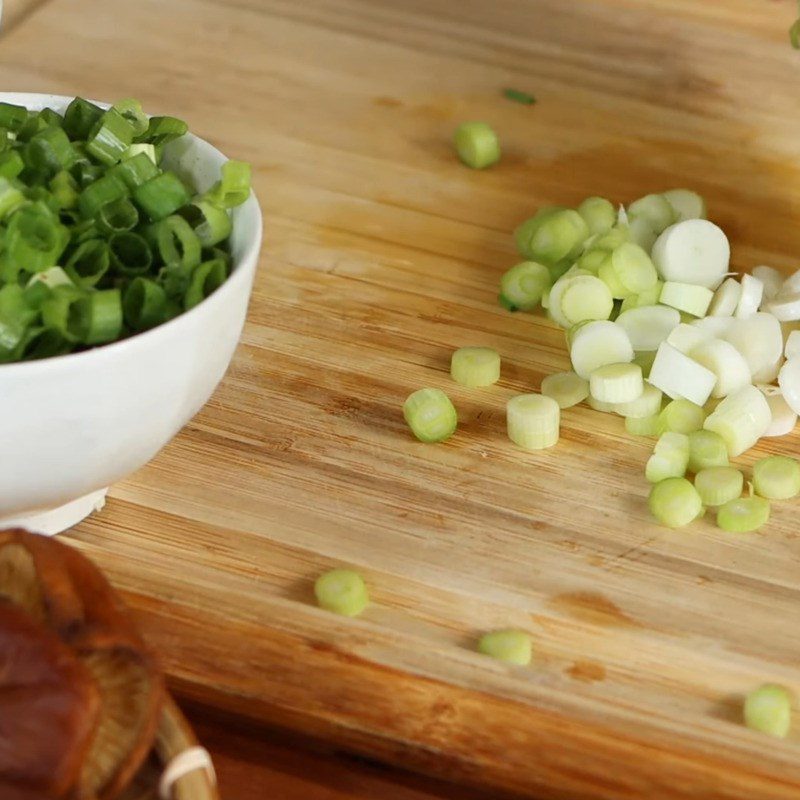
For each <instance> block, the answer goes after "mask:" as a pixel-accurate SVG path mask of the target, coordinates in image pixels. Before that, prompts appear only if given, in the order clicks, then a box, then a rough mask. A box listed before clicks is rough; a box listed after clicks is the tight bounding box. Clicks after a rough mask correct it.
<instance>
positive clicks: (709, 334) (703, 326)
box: [688, 317, 736, 339]
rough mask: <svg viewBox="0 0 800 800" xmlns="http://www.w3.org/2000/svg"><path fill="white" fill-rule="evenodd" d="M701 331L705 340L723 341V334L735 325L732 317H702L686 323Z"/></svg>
mask: <svg viewBox="0 0 800 800" xmlns="http://www.w3.org/2000/svg"><path fill="white" fill-rule="evenodd" d="M688 324H689V325H691V326H692V327H693V328H697V329H698V330H701V331H703V333H704V334H705V335H706V338H707V339H724V338H725V334H726V333H727V332H728V331H729V330H730V329H731V328H732V327H733V326H734V325H735V324H736V319H735V318H734V317H702V318H700V319H693V320H691V322H689V323H688Z"/></svg>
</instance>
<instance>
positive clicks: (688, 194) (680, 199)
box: [663, 189, 707, 222]
mask: <svg viewBox="0 0 800 800" xmlns="http://www.w3.org/2000/svg"><path fill="white" fill-rule="evenodd" d="M663 197H664V199H665V200H666V201H667V202H668V203H669V204H670V205H671V206H672V210H673V211H674V212H675V217H676V221H677V222H683V221H684V220H687V219H705V218H706V214H707V209H706V201H705V200H703V198H702V197H700V195H699V194H697V192H693V191H691V190H689V189H670V190H669V191H668V192H664V194H663Z"/></svg>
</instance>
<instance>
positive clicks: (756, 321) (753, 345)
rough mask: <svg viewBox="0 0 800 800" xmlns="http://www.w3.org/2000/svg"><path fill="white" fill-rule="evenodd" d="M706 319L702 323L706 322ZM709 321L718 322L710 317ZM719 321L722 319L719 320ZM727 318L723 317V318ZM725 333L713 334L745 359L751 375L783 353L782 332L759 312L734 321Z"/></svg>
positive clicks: (776, 322) (776, 321)
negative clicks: (731, 346) (728, 343)
mask: <svg viewBox="0 0 800 800" xmlns="http://www.w3.org/2000/svg"><path fill="white" fill-rule="evenodd" d="M708 319H712V318H707V319H706V320H704V322H707V321H708ZM713 319H718V318H717V317H713ZM720 319H723V318H720ZM724 319H727V318H724ZM729 322H730V326H729V327H728V329H727V330H725V331H722V332H720V333H718V334H717V336H718V337H719V338H720V339H725V341H728V342H730V343H731V344H732V345H733V346H734V347H735V348H736V349H737V350H738V351H739V352H740V353H741V354H742V355H743V356H744V358H745V361H747V365H748V366H749V367H750V374H751V376H755V375H756V374H757V373H758V372H760V371H762V370H763V369H765V368H766V367H770V366H772V365H773V364H775V362H776V361H778V360H779V359H780V357H781V355H782V354H783V331H782V330H781V325H780V323H779V322H778V320H777V319H775V317H774V316H773V315H772V314H767V313H764V312H763V311H760V312H758V313H757V314H753V315H752V316H751V317H747V318H746V319H734V320H732V321H729Z"/></svg>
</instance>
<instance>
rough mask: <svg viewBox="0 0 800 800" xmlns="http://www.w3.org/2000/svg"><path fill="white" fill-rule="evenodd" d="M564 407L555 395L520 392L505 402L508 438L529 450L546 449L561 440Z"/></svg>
mask: <svg viewBox="0 0 800 800" xmlns="http://www.w3.org/2000/svg"><path fill="white" fill-rule="evenodd" d="M560 420H561V409H560V408H559V407H558V403H557V402H556V401H555V400H553V398H552V397H545V396H544V395H541V394H521V395H517V396H516V397H512V398H511V399H510V400H509V401H508V403H507V404H506V422H507V425H508V438H509V439H511V441H512V442H514V444H516V445H518V446H519V447H524V448H525V449H526V450H543V449H544V448H546V447H552V446H553V445H554V444H555V443H556V442H557V441H558V434H559V425H560Z"/></svg>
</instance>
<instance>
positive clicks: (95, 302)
mask: <svg viewBox="0 0 800 800" xmlns="http://www.w3.org/2000/svg"><path fill="white" fill-rule="evenodd" d="M68 324H69V327H70V329H71V330H72V332H73V334H74V335H75V336H76V337H77V339H78V341H80V342H82V343H83V344H88V345H95V344H105V343H106V342H113V341H114V340H115V339H118V338H119V335H120V333H122V297H121V295H120V291H119V289H106V290H103V291H95V292H91V293H89V294H87V295H84V296H83V297H81V298H80V299H79V300H78V301H77V302H76V303H75V304H74V305H73V306H72V307H71V308H70V317H69V322H68Z"/></svg>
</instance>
